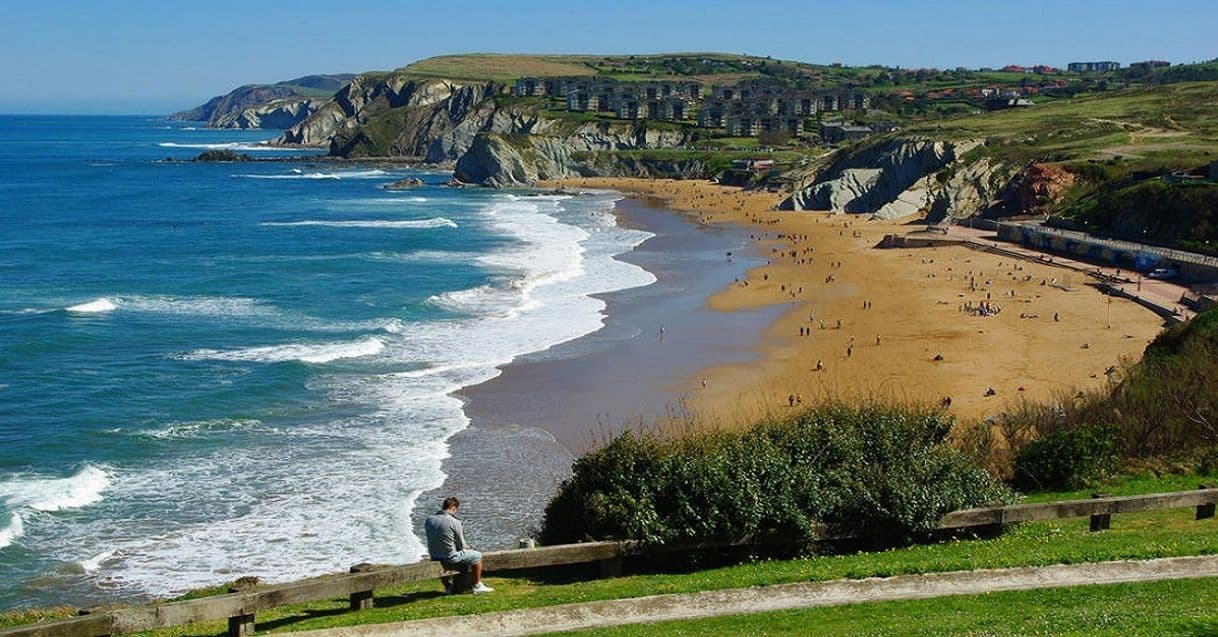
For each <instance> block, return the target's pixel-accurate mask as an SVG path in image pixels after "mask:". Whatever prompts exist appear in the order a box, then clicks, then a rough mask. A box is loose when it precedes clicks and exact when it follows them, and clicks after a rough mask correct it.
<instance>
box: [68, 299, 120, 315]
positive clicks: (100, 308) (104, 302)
mask: <svg viewBox="0 0 1218 637" xmlns="http://www.w3.org/2000/svg"><path fill="white" fill-rule="evenodd" d="M117 307H118V306H117V305H115V304H114V302H113V301H111V300H110V299H107V298H100V299H93V300H92V301H89V302H87V303H81V304H79V305H72V306H69V307H66V308H64V310H66V311H68V312H73V313H75V314H100V313H102V312H113V311H114V309H115V308H117Z"/></svg>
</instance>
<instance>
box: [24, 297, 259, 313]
mask: <svg viewBox="0 0 1218 637" xmlns="http://www.w3.org/2000/svg"><path fill="white" fill-rule="evenodd" d="M115 310H118V311H123V312H146V313H150V314H177V315H184V316H229V317H236V316H240V317H267V316H273V315H275V314H277V313H278V310H276V308H275V307H274V306H272V305H269V304H267V303H265V302H263V301H260V300H258V299H251V298H245V297H224V296H220V297H216V296H167V295H132V296H112V297H103V298H98V299H94V300H92V301H89V302H87V303H81V304H79V305H73V306H70V307H66V308H64V311H66V312H72V313H76V314H97V313H101V312H113V311H115ZM34 312H41V310H34ZM23 313H24V312H23Z"/></svg>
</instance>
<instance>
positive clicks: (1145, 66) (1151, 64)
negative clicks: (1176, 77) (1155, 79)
mask: <svg viewBox="0 0 1218 637" xmlns="http://www.w3.org/2000/svg"><path fill="white" fill-rule="evenodd" d="M1168 66H1171V62H1168V61H1166V60H1144V61H1142V62H1131V63H1130V64H1129V68H1131V69H1139V70H1142V71H1149V70H1150V69H1159V68H1164V67H1168Z"/></svg>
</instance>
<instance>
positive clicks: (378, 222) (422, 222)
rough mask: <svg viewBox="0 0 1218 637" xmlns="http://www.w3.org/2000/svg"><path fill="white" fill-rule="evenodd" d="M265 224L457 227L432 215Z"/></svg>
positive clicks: (334, 226)
mask: <svg viewBox="0 0 1218 637" xmlns="http://www.w3.org/2000/svg"><path fill="white" fill-rule="evenodd" d="M262 225H264V226H279V227H293V226H322V227H327V228H456V227H457V224H456V222H454V221H453V220H452V219H445V218H444V217H432V218H431V219H409V220H402V221H395V220H390V219H369V220H365V221H323V220H308V221H267V222H264V223H263V224H262Z"/></svg>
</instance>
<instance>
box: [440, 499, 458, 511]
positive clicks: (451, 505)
mask: <svg viewBox="0 0 1218 637" xmlns="http://www.w3.org/2000/svg"><path fill="white" fill-rule="evenodd" d="M459 506H461V501H460V500H458V499H456V498H454V497H452V496H449V497H447V498H444V503H443V504H441V505H440V510H441V511H447V510H449V509H455V508H457V507H459Z"/></svg>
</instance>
